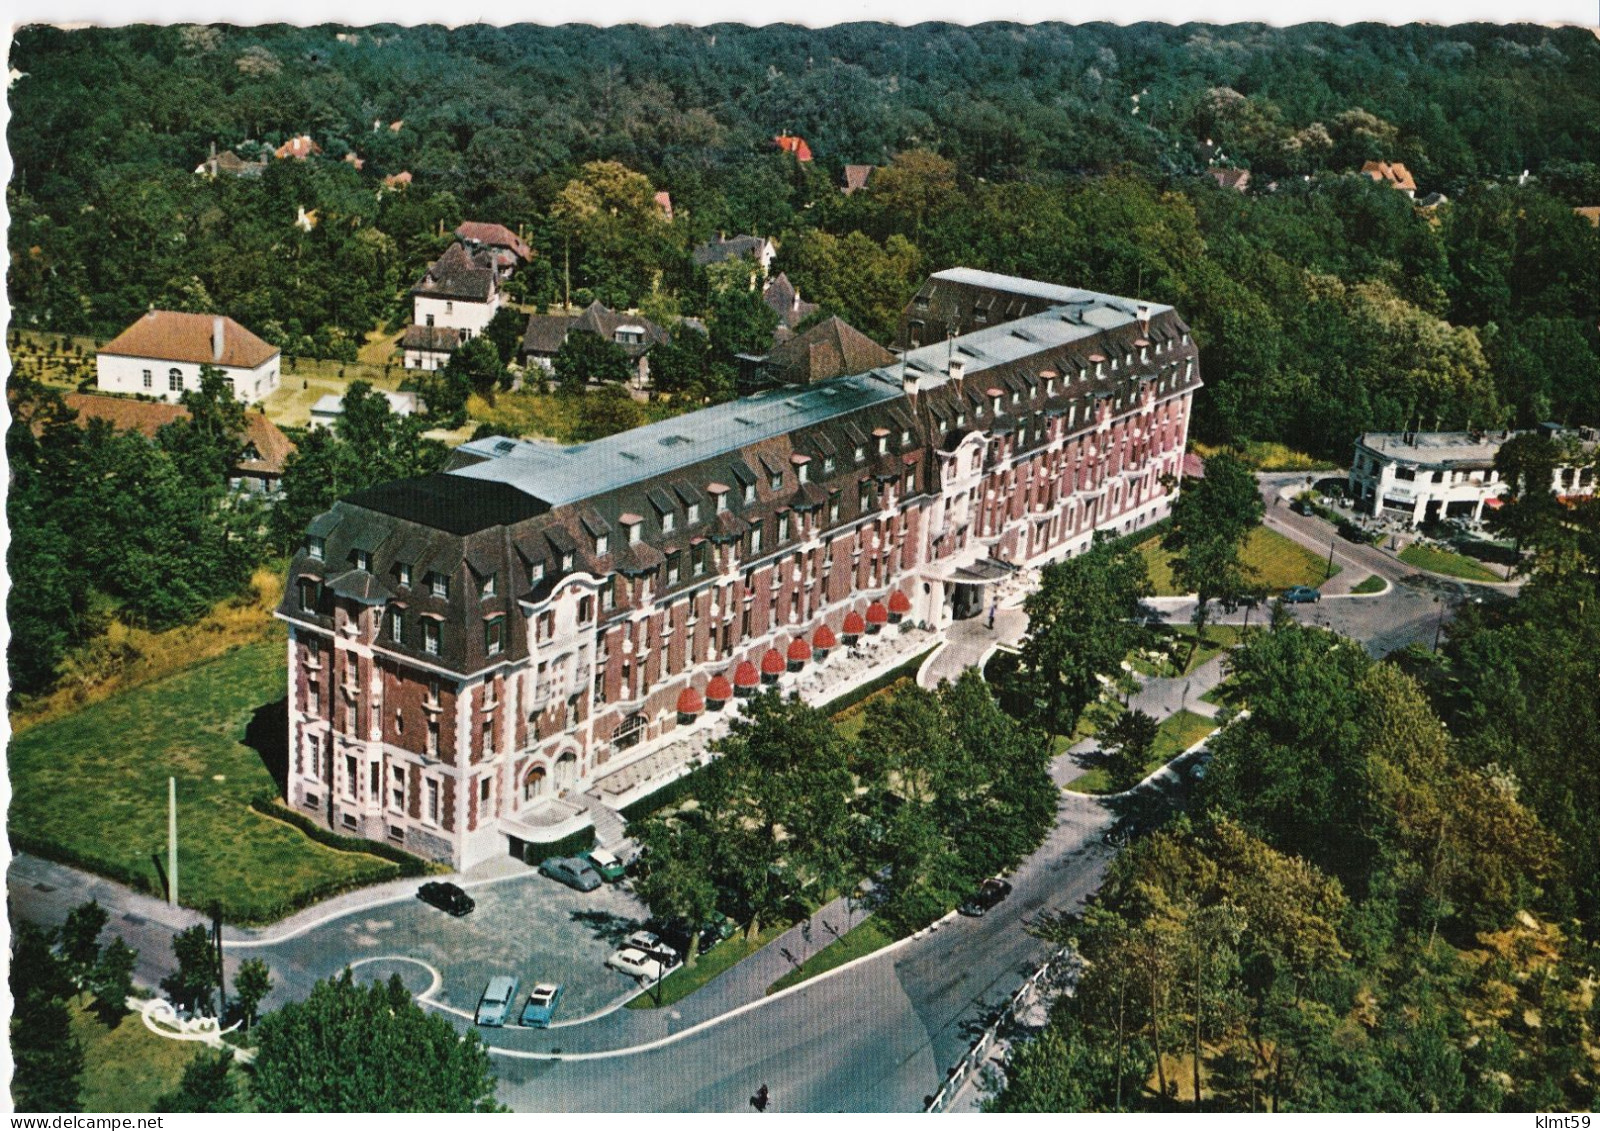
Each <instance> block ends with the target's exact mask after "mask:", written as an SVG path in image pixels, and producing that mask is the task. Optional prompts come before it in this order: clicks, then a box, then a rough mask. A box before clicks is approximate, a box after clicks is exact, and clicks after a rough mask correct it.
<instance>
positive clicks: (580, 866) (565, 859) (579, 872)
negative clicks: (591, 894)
mask: <svg viewBox="0 0 1600 1131" xmlns="http://www.w3.org/2000/svg"><path fill="white" fill-rule="evenodd" d="M539 874H540V875H541V876H549V877H550V878H551V879H552V880H555V881H556V882H557V883H562V884H566V885H567V886H568V887H569V888H577V889H578V890H579V891H593V890H594V889H595V888H597V887H599V886H600V883H601V881H600V873H599V872H596V871H595V870H594V868H593V867H591V866H590V864H589V862H588V861H587V860H585V859H583V857H581V856H552V857H550V858H549V859H548V860H545V861H544V862H543V863H541V864H540V865H539Z"/></svg>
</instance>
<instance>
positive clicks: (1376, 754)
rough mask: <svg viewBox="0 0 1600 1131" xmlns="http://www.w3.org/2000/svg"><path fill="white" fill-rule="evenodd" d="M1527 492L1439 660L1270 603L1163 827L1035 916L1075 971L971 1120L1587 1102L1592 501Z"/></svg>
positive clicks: (1559, 1106)
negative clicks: (1040, 1114)
mask: <svg viewBox="0 0 1600 1131" xmlns="http://www.w3.org/2000/svg"><path fill="white" fill-rule="evenodd" d="M1541 496H1543V493H1542V492H1541ZM1540 505H1541V506H1544V509H1545V510H1546V518H1545V519H1544V520H1543V521H1541V522H1535V523H1533V524H1531V525H1530V527H1529V544H1530V545H1532V546H1534V547H1535V556H1534V558H1533V560H1532V563H1531V567H1530V569H1529V577H1528V580H1527V582H1526V584H1525V586H1524V588H1523V589H1522V592H1521V594H1520V596H1519V598H1518V599H1517V600H1515V601H1498V602H1489V603H1485V604H1483V605H1482V606H1478V605H1468V606H1467V607H1465V608H1463V610H1462V614H1461V616H1460V617H1459V619H1458V620H1457V621H1456V622H1455V623H1453V624H1452V625H1451V626H1450V630H1449V638H1448V641H1447V643H1446V644H1445V646H1444V648H1443V649H1442V650H1440V651H1439V652H1437V653H1433V652H1428V651H1426V650H1421V649H1416V650H1411V651H1408V652H1403V653H1400V654H1397V655H1396V656H1392V657H1390V659H1389V660H1388V661H1376V660H1373V659H1371V658H1370V657H1368V656H1367V654H1366V653H1365V652H1364V651H1363V650H1362V649H1361V648H1360V647H1358V646H1356V645H1355V644H1354V643H1353V642H1352V641H1349V640H1345V639H1343V638H1341V637H1339V636H1336V635H1334V634H1333V633H1330V632H1327V631H1326V630H1324V629H1322V628H1319V627H1314V626H1309V625H1303V624H1299V623H1296V622H1295V621H1294V620H1293V619H1292V618H1290V617H1288V616H1287V615H1286V614H1284V613H1283V611H1282V609H1281V607H1280V609H1279V610H1278V614H1277V615H1276V616H1275V617H1274V618H1273V622H1272V625H1271V629H1270V631H1268V632H1265V633H1262V634H1259V635H1257V636H1255V637H1254V638H1252V639H1250V640H1248V641H1247V642H1246V643H1245V644H1244V645H1243V646H1242V647H1241V648H1240V649H1238V650H1237V651H1236V652H1234V653H1233V654H1232V655H1231V656H1230V659H1229V661H1228V666H1229V668H1230V670H1231V672H1232V684H1231V687H1232V700H1231V702H1232V705H1233V706H1234V707H1240V708H1242V707H1248V708H1249V711H1248V714H1245V713H1243V712H1241V713H1240V715H1239V717H1238V719H1237V721H1235V722H1234V723H1233V725H1231V726H1229V727H1227V728H1226V729H1225V730H1224V731H1223V732H1222V733H1221V735H1220V736H1218V737H1217V738H1216V739H1215V740H1213V742H1212V744H1211V746H1210V760H1209V764H1208V766H1207V771H1208V772H1207V773H1206V774H1205V775H1204V776H1203V778H1201V780H1200V781H1199V782H1198V785H1197V786H1196V788H1195V791H1194V796H1193V797H1192V798H1191V803H1190V804H1189V805H1188V806H1187V807H1186V811H1184V812H1181V813H1177V814H1168V815H1167V816H1166V817H1165V818H1164V819H1160V818H1158V819H1156V820H1154V821H1153V822H1152V823H1155V824H1157V825H1159V827H1157V828H1155V829H1154V831H1153V832H1151V834H1150V835H1148V836H1145V837H1142V838H1140V839H1137V840H1135V841H1133V842H1132V843H1131V844H1130V845H1129V846H1128V847H1127V848H1126V849H1125V850H1124V851H1123V852H1121V853H1120V854H1119V855H1118V857H1117V859H1116V860H1115V861H1113V863H1112V865H1111V869H1110V874H1109V876H1108V878H1107V881H1106V884H1105V886H1104V887H1103V888H1102V889H1101V891H1100V893H1099V897H1098V899H1097V900H1096V901H1095V902H1094V903H1093V905H1092V906H1090V907H1089V908H1088V909H1087V910H1086V911H1085V912H1084V913H1083V914H1081V915H1078V914H1071V915H1066V916H1063V917H1059V918H1057V919H1055V920H1053V921H1050V922H1047V923H1045V924H1043V925H1042V926H1041V928H1040V929H1041V931H1042V933H1044V934H1045V935H1047V936H1049V937H1051V938H1054V939H1056V940H1058V941H1063V942H1065V941H1071V942H1073V943H1074V944H1076V945H1077V946H1078V948H1079V950H1080V953H1081V954H1082V956H1083V958H1084V959H1085V963H1084V967H1083V975H1082V977H1081V979H1080V980H1079V982H1078V985H1077V991H1076V993H1075V994H1074V995H1072V996H1069V997H1062V998H1060V999H1058V1000H1057V1002H1056V1004H1055V1005H1054V1007H1053V1009H1052V1012H1051V1016H1050V1019H1049V1022H1048V1023H1047V1024H1046V1025H1045V1026H1044V1028H1043V1030H1042V1032H1040V1033H1039V1034H1038V1035H1037V1037H1036V1038H1034V1039H1032V1040H1029V1041H1027V1042H1025V1043H1023V1044H1022V1045H1021V1046H1020V1048H1019V1049H1018V1051H1017V1052H1016V1053H1015V1054H1014V1055H1013V1056H1012V1058H1011V1060H1010V1062H1009V1064H1008V1065H1007V1080H1006V1082H1005V1086H1004V1087H1003V1088H1001V1089H999V1090H998V1092H997V1094H996V1095H994V1096H993V1097H992V1098H991V1101H990V1106H991V1107H992V1108H993V1109H994V1110H999V1111H1113V1110H1147V1111H1148V1110H1191V1111H1194V1110H1207V1111H1435V1112H1437V1111H1544V1112H1550V1111H1591V1110H1593V1109H1594V1105H1595V1102H1596V1098H1597V1094H1600V1093H1597V1085H1600V1039H1597V1034H1600V997H1597V995H1596V993H1595V986H1596V975H1595V969H1596V949H1595V947H1596V942H1597V938H1600V932H1597V924H1600V882H1597V878H1596V877H1597V876H1600V833H1597V831H1596V829H1595V826H1594V820H1593V815H1594V813H1595V812H1596V808H1597V806H1600V795H1597V782H1600V775H1597V774H1596V773H1595V767H1596V766H1597V765H1600V699H1597V697H1596V695H1595V688H1596V687H1600V600H1597V596H1600V594H1597V584H1600V507H1597V506H1596V505H1595V504H1590V505H1588V506H1586V507H1582V508H1578V509H1576V510H1574V511H1572V512H1568V513H1561V511H1562V508H1559V507H1550V506H1548V505H1545V504H1543V503H1541V504H1540ZM1554 673H1559V674H1554ZM1130 816H1136V815H1133V814H1130Z"/></svg>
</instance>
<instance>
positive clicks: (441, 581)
mask: <svg viewBox="0 0 1600 1131" xmlns="http://www.w3.org/2000/svg"><path fill="white" fill-rule="evenodd" d="M428 591H429V592H430V593H432V594H433V595H434V596H435V597H448V596H450V579H449V578H448V577H446V576H445V575H444V574H442V573H430V574H429V575H428Z"/></svg>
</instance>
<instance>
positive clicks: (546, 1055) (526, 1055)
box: [489, 911, 956, 1061]
mask: <svg viewBox="0 0 1600 1131" xmlns="http://www.w3.org/2000/svg"><path fill="white" fill-rule="evenodd" d="M955 917H956V913H955V912H954V911H951V912H948V913H947V914H945V916H944V917H943V918H941V919H937V920H935V921H934V922H933V923H930V924H929V925H928V926H926V927H924V928H922V930H920V931H918V932H917V933H916V934H913V935H907V936H906V937H905V938H903V939H896V940H895V941H894V942H892V943H889V944H888V945H887V946H883V947H879V948H878V949H877V950H875V951H873V952H872V953H871V954H863V955H862V956H861V957H859V958H852V959H851V960H850V961H849V962H846V963H844V964H842V965H839V966H835V967H834V968H833V969H832V970H824V971H823V972H822V973H820V974H818V975H816V976H815V977H813V978H807V979H806V980H805V981H803V982H799V983H797V984H796V985H793V986H789V987H787V988H786V989H782V990H779V991H778V992H777V993H775V994H768V995H767V996H765V997H759V998H756V999H755V1000H753V1001H747V1002H745V1003H744V1004H743V1005H738V1006H735V1007H734V1008H732V1009H730V1010H728V1012H726V1013H719V1014H718V1015H717V1016H715V1017H709V1018H707V1019H706V1020H704V1021H700V1022H696V1023H695V1024H693V1025H691V1026H689V1027H688V1028H687V1029H680V1030H679V1031H678V1032H676V1033H669V1034H667V1035H666V1036H665V1037H658V1038H656V1039H655V1040H653V1041H646V1042H645V1043H644V1044H641V1045H630V1046H628V1047H626V1048H620V1049H607V1050H604V1051H599V1052H533V1051H525V1050H522V1049H506V1048H500V1047H499V1046H497V1045H491V1046H490V1047H489V1052H490V1053H491V1054H492V1055H495V1056H504V1057H509V1058H512V1059H515V1060H553V1061H562V1060H609V1059H612V1058H615V1057H620V1056H637V1055H639V1054H641V1053H647V1052H654V1051H655V1050H657V1049H661V1048H666V1047H667V1046H668V1045H671V1044H675V1043H677V1042H678V1041H681V1040H683V1039H684V1038H685V1037H692V1036H694V1035H695V1034H696V1033H701V1032H704V1031H705V1030H707V1029H710V1028H713V1027H715V1026H717V1025H721V1024H722V1023H723V1022H724V1021H732V1020H733V1019H734V1018H736V1017H742V1016H744V1015H745V1014H746V1013H749V1012H751V1011H752V1010H756V1009H760V1008H761V1007H762V1006H764V1005H768V1004H770V1003H772V1002H775V1001H782V1000H783V999H784V998H786V997H789V996H790V995H791V994H796V993H799V992H800V991H802V990H806V989H809V988H811V987H812V986H815V985H818V984H820V983H822V982H825V981H827V980H828V979H829V978H832V977H835V976H837V975H839V974H843V973H844V972H845V971H846V970H853V969H855V968H856V967H857V966H860V965H862V964H864V963H867V962H871V961H873V960H874V959H878V958H882V957H883V956H884V955H886V954H892V953H894V952H895V951H897V950H899V949H901V948H902V947H905V946H908V945H910V944H911V943H914V942H916V941H918V940H919V939H922V938H926V937H927V936H928V935H930V934H932V933H933V932H935V931H937V930H938V929H939V928H940V927H942V926H944V925H945V924H946V923H948V922H949V921H951V920H952V919H954V918H955ZM819 953H820V952H819Z"/></svg>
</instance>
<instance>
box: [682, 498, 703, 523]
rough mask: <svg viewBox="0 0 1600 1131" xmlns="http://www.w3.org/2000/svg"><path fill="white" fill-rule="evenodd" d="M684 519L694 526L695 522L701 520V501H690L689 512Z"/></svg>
mask: <svg viewBox="0 0 1600 1131" xmlns="http://www.w3.org/2000/svg"><path fill="white" fill-rule="evenodd" d="M684 521H685V522H687V523H688V524H689V525H690V526H693V525H694V524H695V523H697V522H699V521H700V504H699V503H690V504H689V512H688V514H687V515H686V516H685V518H684Z"/></svg>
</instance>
